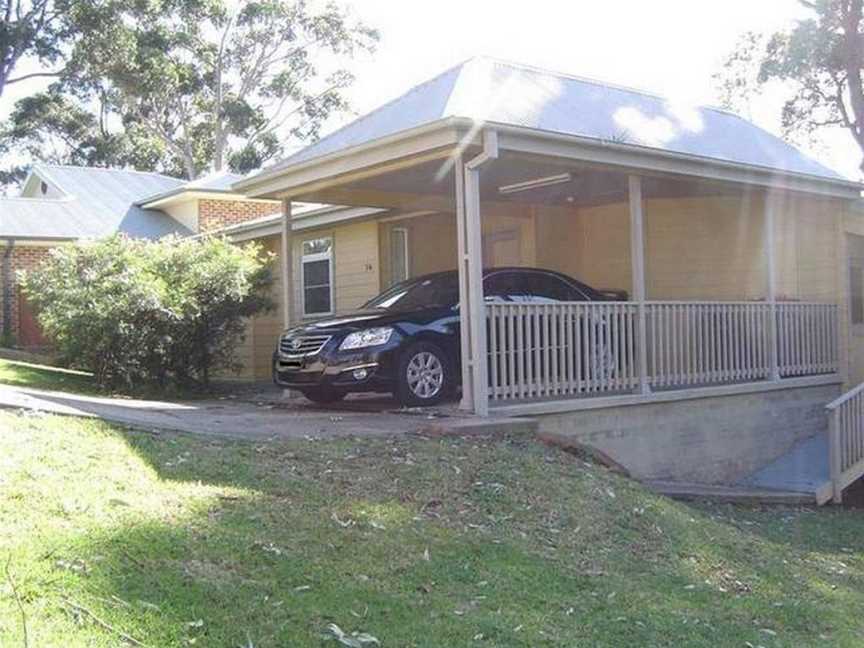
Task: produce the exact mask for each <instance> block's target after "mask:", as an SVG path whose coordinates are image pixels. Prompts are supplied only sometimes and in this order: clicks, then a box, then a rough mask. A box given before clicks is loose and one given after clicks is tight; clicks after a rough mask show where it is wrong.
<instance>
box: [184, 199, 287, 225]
mask: <svg viewBox="0 0 864 648" xmlns="http://www.w3.org/2000/svg"><path fill="white" fill-rule="evenodd" d="M281 209H282V206H281V205H280V204H279V203H263V202H249V201H245V200H201V201H200V202H199V203H198V231H199V232H201V233H204V232H212V231H214V230H218V229H221V228H223V227H227V226H229V225H236V224H237V223H243V222H245V221H249V220H254V219H256V218H261V217H263V216H269V215H270V214H276V213H279V212H280V211H281Z"/></svg>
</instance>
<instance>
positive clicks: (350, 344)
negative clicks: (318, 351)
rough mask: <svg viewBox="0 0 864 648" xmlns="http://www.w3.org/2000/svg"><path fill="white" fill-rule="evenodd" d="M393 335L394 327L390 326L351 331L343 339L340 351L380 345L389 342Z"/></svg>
mask: <svg viewBox="0 0 864 648" xmlns="http://www.w3.org/2000/svg"><path fill="white" fill-rule="evenodd" d="M391 335H393V329H392V328H391V327H389V326H380V327H378V328H370V329H366V330H365V331H357V332H356V333H351V334H350V335H349V336H348V337H346V338H345V339H344V340H342V344H340V345H339V350H340V351H347V350H349V349H363V348H365V347H371V346H379V345H381V344H387V341H388V340H389V339H390V336H391Z"/></svg>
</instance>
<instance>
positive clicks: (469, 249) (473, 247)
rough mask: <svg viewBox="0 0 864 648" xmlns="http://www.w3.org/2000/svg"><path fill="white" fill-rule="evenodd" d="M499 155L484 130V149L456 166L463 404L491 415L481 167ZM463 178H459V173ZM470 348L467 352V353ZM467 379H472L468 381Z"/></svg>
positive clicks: (489, 133)
mask: <svg viewBox="0 0 864 648" xmlns="http://www.w3.org/2000/svg"><path fill="white" fill-rule="evenodd" d="M497 157H498V134H497V133H496V132H495V131H492V130H487V131H484V133H483V151H482V152H481V153H480V154H479V155H477V156H476V157H474V158H472V159H471V160H469V161H467V162H465V163H464V164H462V163H461V158H460V160H459V163H458V164H457V166H456V169H455V172H456V175H457V180H456V216H457V230H458V232H457V242H458V245H459V317H460V320H461V326H460V332H461V336H462V337H461V340H460V344H461V348H462V354H463V355H462V376H463V382H462V393H463V400H462V406H463V407H464V406H466V405H467V404H468V403H469V401H468V399H469V398H470V407H471V408H472V409H473V411H474V413H475V414H477V415H478V416H486V415H488V414H489V368H488V366H487V357H486V300H485V298H484V295H483V239H482V230H481V223H480V168H481V167H482V166H483V165H484V164H486V163H487V162H488V161H490V160H493V159H495V158H497ZM460 171H462V172H463V173H464V176H463V180H462V181H461V182H460V180H459V179H458V176H459V172H460ZM466 351H467V355H466ZM466 378H467V379H468V381H467V382H466Z"/></svg>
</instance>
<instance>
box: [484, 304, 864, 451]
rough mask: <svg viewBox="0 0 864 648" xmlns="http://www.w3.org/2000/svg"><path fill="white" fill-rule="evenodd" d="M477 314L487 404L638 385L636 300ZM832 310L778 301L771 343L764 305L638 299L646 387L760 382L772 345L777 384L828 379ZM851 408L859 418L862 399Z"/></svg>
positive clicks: (492, 307)
mask: <svg viewBox="0 0 864 648" xmlns="http://www.w3.org/2000/svg"><path fill="white" fill-rule="evenodd" d="M486 310H487V313H488V323H487V328H486V330H487V336H488V339H487V342H488V365H489V393H490V397H491V398H492V399H493V400H496V401H499V400H524V399H530V398H545V397H559V398H561V397H568V396H574V395H575V396H581V395H588V394H600V393H609V394H617V393H622V392H627V391H631V390H634V389H637V388H639V386H640V381H639V367H638V355H639V354H640V353H641V351H640V349H639V348H638V347H639V344H638V336H637V335H636V333H637V326H638V322H637V320H638V314H639V307H638V305H637V304H636V303H633V302H571V303H555V304H531V303H527V304H526V303H519V304H513V303H489V304H487V305H486ZM837 312H838V310H837V306H836V305H834V304H816V303H804V302H795V303H789V302H784V303H779V304H777V309H776V317H777V325H776V340H773V341H772V340H771V337H770V334H769V329H770V322H769V320H770V318H771V317H772V316H773V315H772V310H771V309H770V308H769V305H768V304H764V303H753V302H659V301H654V302H646V304H645V315H646V325H647V327H648V335H647V336H646V349H645V356H646V358H647V360H648V367H647V381H648V384H650V385H651V386H652V387H655V388H658V389H683V388H687V387H692V386H710V385H718V384H728V383H737V382H745V381H753V380H763V379H770V377H771V367H770V366H769V365H770V363H771V353H770V352H769V345H770V344H772V343H775V344H776V345H777V362H778V368H779V371H780V375H781V378H791V377H797V376H808V375H819V374H829V373H835V372H836V371H837V367H838V366H839V358H838V357H837V353H838V349H839V343H838V341H837V331H836V326H837ZM856 407H860V408H861V409H862V412H864V397H862V399H861V400H860V402H859V401H856ZM844 416H845V415H844ZM855 420H856V421H857V420H858V419H857V418H856V419H855ZM861 420H862V423H861V424H860V427H861V430H860V431H859V432H856V430H857V429H858V428H854V427H853V428H851V429H852V432H850V434H852V437H851V438H853V439H854V442H853V447H852V448H851V449H850V450H849V452H851V453H853V454H854V453H855V452H858V450H856V448H857V446H856V445H854V444H857V443H859V441H860V443H861V447H862V448H864V437H862V435H864V416H862V418H861ZM856 425H857V423H856ZM838 434H840V435H841V436H842V435H843V434H844V429H840V431H839V432H838Z"/></svg>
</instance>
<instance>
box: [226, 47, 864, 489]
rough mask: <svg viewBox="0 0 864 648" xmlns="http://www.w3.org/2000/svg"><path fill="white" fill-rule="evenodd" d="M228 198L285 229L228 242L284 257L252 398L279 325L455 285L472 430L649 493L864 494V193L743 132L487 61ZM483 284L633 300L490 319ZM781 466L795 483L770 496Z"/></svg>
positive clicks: (782, 146) (703, 115) (652, 102)
mask: <svg viewBox="0 0 864 648" xmlns="http://www.w3.org/2000/svg"><path fill="white" fill-rule="evenodd" d="M233 188H234V189H235V190H236V191H238V192H242V193H243V194H245V195H246V196H247V197H249V198H250V199H256V200H278V201H281V202H282V204H283V210H282V213H281V215H272V216H268V217H263V218H259V219H256V220H250V221H248V222H244V223H239V224H235V225H232V226H228V227H226V228H224V229H223V230H222V231H223V232H224V233H225V234H226V235H229V236H231V237H233V238H234V239H236V240H238V241H240V240H249V239H260V240H262V241H264V242H265V244H266V245H268V246H269V248H270V249H271V250H273V251H274V252H275V253H277V254H278V256H279V265H280V268H281V273H280V275H281V278H280V284H279V285H278V286H277V288H276V290H277V292H278V293H279V294H278V296H279V302H280V309H279V311H278V313H277V314H275V315H271V316H269V317H270V319H269V320H267V321H266V322H263V323H262V326H261V327H260V331H259V332H260V335H258V336H257V338H256V335H255V334H254V331H255V327H256V326H257V325H258V324H257V323H256V321H252V322H250V330H253V334H252V335H251V336H250V340H251V341H252V344H251V346H249V348H248V349H247V353H248V355H249V357H251V358H252V359H253V362H252V363H251V369H250V371H251V374H250V377H256V378H264V377H265V374H267V375H269V370H270V369H269V367H270V354H271V352H272V350H273V348H274V347H275V344H276V340H277V336H278V331H279V329H280V328H281V327H282V326H283V325H284V326H287V325H290V324H291V323H294V322H299V321H302V320H303V319H304V318H309V317H317V316H321V315H324V314H330V313H339V312H341V311H345V310H349V309H352V308H355V307H357V306H358V305H359V304H361V303H362V302H363V301H365V300H366V299H368V298H370V297H372V296H373V295H375V294H376V293H378V292H379V291H380V290H381V289H382V288H384V287H387V286H388V285H390V284H391V283H393V282H394V281H397V280H399V279H403V278H405V277H408V276H416V275H420V274H424V273H428V272H432V271H436V270H445V269H457V270H458V273H459V278H460V304H461V306H460V309H459V318H460V320H461V329H460V330H461V336H462V341H461V349H462V354H461V374H462V383H463V396H462V402H461V407H462V408H464V409H466V410H469V411H472V412H474V413H476V414H478V415H481V416H486V415H490V414H493V415H520V416H522V415H528V416H534V417H537V420H538V425H539V427H540V430H541V431H544V432H547V433H553V434H559V435H564V436H569V437H573V438H575V439H577V440H579V441H582V442H584V443H588V444H591V445H593V446H595V447H597V448H599V449H601V450H602V451H603V452H605V453H607V454H608V455H610V456H611V457H613V458H614V459H616V460H617V461H619V462H620V463H622V464H624V465H625V466H627V467H628V468H629V469H630V470H631V471H632V472H633V473H634V474H635V475H637V476H639V477H642V478H647V479H659V480H662V479H677V480H690V481H699V482H712V483H727V484H728V483H750V484H754V485H757V486H766V485H767V486H768V487H776V488H784V489H787V490H798V491H801V490H804V491H807V492H811V493H812V494H813V495H814V497H815V498H817V499H818V500H819V501H825V500H826V499H829V498H831V497H834V498H839V496H840V493H841V492H842V489H843V488H844V487H845V486H846V485H848V484H849V483H851V481H852V480H854V479H857V478H858V477H860V476H861V474H862V473H864V397H862V396H861V395H860V392H861V389H860V388H859V389H853V388H854V387H855V385H857V384H858V383H860V382H861V381H862V380H864V212H862V210H861V209H860V207H859V200H860V193H861V185H860V184H859V183H857V182H852V181H850V180H848V179H846V178H844V177H842V176H840V175H838V174H837V173H835V172H833V171H831V170H830V169H827V168H826V167H824V166H822V165H821V164H819V163H817V162H816V161H814V160H812V159H810V158H808V157H807V156H805V155H804V154H802V153H801V152H799V151H798V150H796V149H795V148H794V147H793V146H791V145H789V144H788V143H786V142H784V141H782V140H780V139H779V138H777V137H775V136H773V135H771V134H770V133H768V132H766V131H764V130H762V129H760V128H758V127H757V126H755V125H754V124H752V123H749V122H748V121H746V120H744V119H742V118H740V117H738V116H736V115H733V114H731V113H728V112H725V111H723V110H718V109H714V108H693V107H684V106H679V105H675V104H671V103H669V102H668V101H666V100H664V99H663V98H661V97H657V96H654V95H651V94H647V93H644V92H640V91H637V90H631V89H627V88H621V87H616V86H613V85H608V84H604V83H599V82H596V81H591V80H586V79H582V78H575V77H572V76H568V75H563V74H556V73H553V72H548V71H544V70H538V69H534V68H529V67H525V66H521V65H514V64H510V63H504V62H500V61H496V60H491V59H486V58H478V59H472V60H470V61H467V62H465V63H463V64H461V65H459V66H457V67H455V68H452V69H450V70H447V71H446V72H444V73H443V74H441V75H439V76H437V77H435V78H434V79H431V80H429V81H427V82H425V83H423V84H421V85H419V86H417V87H415V88H413V89H411V90H410V91H408V92H407V93H406V94H404V95H402V96H400V97H398V98H397V99H395V100H393V101H391V102H389V103H387V104H385V105H383V106H382V107H380V108H378V109H377V110H375V111H373V112H371V113H369V114H367V115H365V116H363V117H361V118H360V119H358V120H356V121H354V122H352V123H351V124H349V125H347V126H345V127H344V128H342V129H340V130H337V131H336V132H334V133H333V134H331V135H330V136H328V137H324V138H323V139H321V140H320V141H319V142H317V143H315V144H312V145H311V146H309V147H307V148H305V149H303V150H301V151H300V152H298V153H296V154H295V155H292V156H290V157H288V158H287V159H285V160H283V161H281V162H279V163H277V164H275V165H273V166H271V167H269V168H267V169H264V170H262V171H261V172H259V173H257V174H254V175H252V176H250V177H247V178H245V179H243V180H241V181H239V182H238V183H236V184H235V185H233ZM310 202H311V203H321V204H335V205H344V206H345V207H342V208H322V209H318V210H313V211H303V212H302V213H297V212H296V210H295V209H294V207H293V206H294V205H295V204H297V203H310ZM313 264H314V272H306V271H305V270H306V269H307V268H313ZM484 265H485V266H497V265H513V266H541V267H545V268H550V269H554V270H560V271H563V272H564V273H566V274H568V275H572V276H574V277H576V278H577V279H580V280H583V281H585V282H586V283H588V284H590V285H592V286H595V287H597V288H602V289H609V290H618V291H624V292H626V294H627V295H629V301H621V302H614V303H557V304H556V303H551V304H542V305H538V304H530V303H529V304H508V303H491V302H489V303H487V302H486V301H485V300H484V295H483V283H482V281H481V279H480V277H481V270H482V267H483V266H484ZM598 321H600V322H603V323H604V326H603V328H602V331H603V336H604V338H605V339H604V340H603V348H604V349H606V350H607V352H608V353H611V354H612V357H613V359H614V360H613V363H612V365H611V366H614V371H610V370H609V366H610V364H609V363H608V362H599V363H598V362H594V361H593V360H592V357H593V355H592V351H591V349H592V348H593V345H594V344H595V343H596V340H593V339H592V336H594V335H595V334H596V331H597V329H596V327H594V326H592V325H591V323H592V322H598ZM256 340H257V341H256ZM848 390H851V391H848ZM841 395H842V397H841ZM838 397H840V398H839V400H837V401H836V402H835V403H833V404H832V406H831V408H830V409H828V410H826V405H828V404H829V403H831V402H832V401H835V399H838ZM829 423H830V434H828V433H826V430H827V429H828V427H829ZM807 444H809V445H807ZM784 458H785V459H784ZM784 460H786V461H791V462H793V464H794V465H795V466H797V468H796V470H795V471H792V472H793V473H794V475H793V476H794V477H795V479H797V480H798V481H797V482H796V483H789V482H788V480H787V481H786V482H784V481H783V479H780V481H779V482H778V481H777V480H776V479H775V481H774V482H771V479H772V477H771V474H772V473H771V469H772V468H771V467H772V466H774V467H775V468H776V466H775V463H776V462H778V461H780V462H782V461H784ZM781 468H782V466H781ZM765 470H768V472H767V473H765V472H764V471H765ZM777 470H780V469H777ZM777 470H775V473H776V472H777ZM760 471H763V472H760ZM780 473H781V477H783V476H784V475H785V477H789V475H790V474H791V473H790V472H789V471H786V473H783V471H782V470H780ZM766 475H767V476H766ZM775 477H776V475H775ZM785 477H784V478H785ZM760 480H762V481H760Z"/></svg>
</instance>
